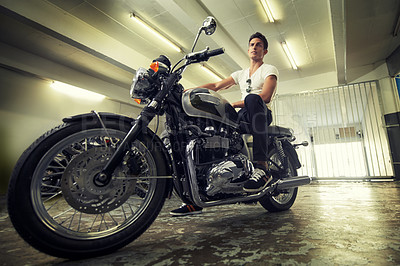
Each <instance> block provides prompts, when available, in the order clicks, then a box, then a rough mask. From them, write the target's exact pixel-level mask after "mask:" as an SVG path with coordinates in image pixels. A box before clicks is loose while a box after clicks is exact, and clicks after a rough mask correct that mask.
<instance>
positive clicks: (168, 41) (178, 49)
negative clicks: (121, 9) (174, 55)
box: [131, 13, 182, 53]
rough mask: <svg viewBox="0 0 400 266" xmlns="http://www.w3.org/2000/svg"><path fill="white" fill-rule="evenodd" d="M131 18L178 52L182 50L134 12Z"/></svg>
mask: <svg viewBox="0 0 400 266" xmlns="http://www.w3.org/2000/svg"><path fill="white" fill-rule="evenodd" d="M131 19H132V20H133V21H135V22H136V23H137V24H139V25H140V26H142V27H143V28H145V29H146V30H147V31H149V32H151V33H152V34H153V35H154V36H156V37H157V38H158V39H159V40H161V41H163V42H164V43H165V44H167V45H168V46H169V47H171V48H172V49H174V50H175V51H177V52H179V53H180V52H182V49H181V48H180V47H178V46H177V45H176V44H174V43H173V42H171V41H170V40H168V39H167V38H166V37H164V36H163V35H161V34H160V33H159V32H158V31H156V30H155V29H153V28H152V27H150V26H149V25H148V24H146V23H145V22H144V21H143V20H141V19H140V18H139V17H138V16H136V15H135V14H134V13H131Z"/></svg>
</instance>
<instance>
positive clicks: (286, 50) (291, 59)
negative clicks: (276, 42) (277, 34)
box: [281, 42, 298, 70]
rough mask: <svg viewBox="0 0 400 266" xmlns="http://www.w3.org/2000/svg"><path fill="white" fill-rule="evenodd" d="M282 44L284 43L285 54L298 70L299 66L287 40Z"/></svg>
mask: <svg viewBox="0 0 400 266" xmlns="http://www.w3.org/2000/svg"><path fill="white" fill-rule="evenodd" d="M281 44H282V48H283V51H285V54H286V56H287V58H288V59H289V61H290V64H291V65H292V68H293V69H294V70H296V69H297V68H298V67H297V64H296V61H294V58H293V55H292V53H291V52H290V50H289V46H288V45H287V43H286V42H282V43H281Z"/></svg>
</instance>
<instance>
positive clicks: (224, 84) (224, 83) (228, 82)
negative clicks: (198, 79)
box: [198, 77, 235, 91]
mask: <svg viewBox="0 0 400 266" xmlns="http://www.w3.org/2000/svg"><path fill="white" fill-rule="evenodd" d="M233 85H235V80H234V79H233V78H232V77H228V78H226V79H223V80H221V81H218V82H214V83H207V84H204V85H202V86H199V87H198V88H206V89H209V90H212V91H219V90H226V89H228V88H230V87H232V86H233Z"/></svg>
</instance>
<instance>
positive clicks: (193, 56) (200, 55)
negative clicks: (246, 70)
mask: <svg viewBox="0 0 400 266" xmlns="http://www.w3.org/2000/svg"><path fill="white" fill-rule="evenodd" d="M208 49H209V48H208V47H207V48H206V49H204V50H202V51H199V52H195V53H190V54H188V55H186V57H185V58H186V59H187V60H190V61H194V62H202V61H207V60H208V59H209V58H210V57H213V56H217V55H220V54H223V53H224V52H225V49H224V48H218V49H215V50H211V51H209V50H208Z"/></svg>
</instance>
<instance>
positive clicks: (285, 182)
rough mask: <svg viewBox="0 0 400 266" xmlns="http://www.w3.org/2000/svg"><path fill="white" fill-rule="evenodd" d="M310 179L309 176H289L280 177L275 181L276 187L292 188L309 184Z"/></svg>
mask: <svg viewBox="0 0 400 266" xmlns="http://www.w3.org/2000/svg"><path fill="white" fill-rule="evenodd" d="M311 181H312V179H311V177H309V176H295V177H291V178H286V179H281V180H278V182H277V186H276V188H277V189H286V188H293V187H299V186H304V185H308V184H310V183H311Z"/></svg>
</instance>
